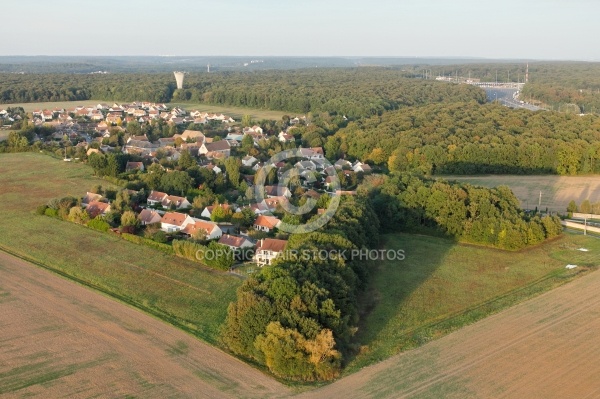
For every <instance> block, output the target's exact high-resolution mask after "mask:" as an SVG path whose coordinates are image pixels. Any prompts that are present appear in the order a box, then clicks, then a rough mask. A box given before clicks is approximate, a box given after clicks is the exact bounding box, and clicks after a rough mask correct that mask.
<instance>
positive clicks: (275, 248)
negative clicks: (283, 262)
mask: <svg viewBox="0 0 600 399" xmlns="http://www.w3.org/2000/svg"><path fill="white" fill-rule="evenodd" d="M286 245H287V240H278V239H275V238H265V239H264V240H260V241H258V242H257V243H256V250H257V251H271V252H281V251H283V250H284V249H285V246H286Z"/></svg>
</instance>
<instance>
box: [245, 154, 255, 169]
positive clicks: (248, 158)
mask: <svg viewBox="0 0 600 399" xmlns="http://www.w3.org/2000/svg"><path fill="white" fill-rule="evenodd" d="M256 162H258V159H256V158H254V157H253V156H252V155H246V156H245V157H244V158H242V165H244V166H247V167H252V165H254V164H255V163H256Z"/></svg>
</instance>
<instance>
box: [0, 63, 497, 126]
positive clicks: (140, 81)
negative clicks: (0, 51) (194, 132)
mask: <svg viewBox="0 0 600 399" xmlns="http://www.w3.org/2000/svg"><path fill="white" fill-rule="evenodd" d="M175 87H176V86H175V80H174V78H173V75H172V74H150V75H147V74H144V75H142V74H109V75H67V74H45V75H16V74H0V103H19V102H43V101H72V100H89V99H101V100H104V101H109V100H111V101H135V100H141V99H143V100H144V101H153V102H169V101H179V102H181V101H191V102H201V103H207V104H222V105H235V106H244V107H253V108H263V109H272V110H283V111H289V112H296V113H307V112H321V111H323V112H329V113H334V114H343V115H346V116H348V117H349V118H357V117H361V116H369V115H379V114H381V113H383V112H384V111H387V110H393V109H398V108H400V107H404V106H414V105H421V104H427V103H432V102H457V101H470V100H474V101H477V102H479V103H484V102H485V101H486V99H485V93H484V92H483V91H481V90H479V89H477V88H475V87H471V86H464V85H460V86H457V85H451V84H447V83H441V82H435V81H427V82H423V81H417V80H414V79H408V78H406V77H405V74H404V73H403V72H401V71H394V70H388V69H375V68H366V69H319V70H299V71H264V72H254V73H212V74H189V75H187V76H186V77H185V82H184V89H182V90H175Z"/></svg>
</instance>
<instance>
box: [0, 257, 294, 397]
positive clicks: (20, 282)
mask: <svg viewBox="0 0 600 399" xmlns="http://www.w3.org/2000/svg"><path fill="white" fill-rule="evenodd" d="M0 326H1V334H0V397H2V398H12V397H38V398H57V397H64V398H67V397H68V398H90V397H113V398H116V397H140V398H167V397H169V398H177V397H194V398H200V397H206V398H217V397H240V396H243V397H273V396H286V395H288V394H289V390H288V388H286V387H285V386H283V385H282V384H280V383H278V382H277V381H275V380H273V379H272V378H271V377H268V376H267V375H265V374H263V373H261V372H260V371H258V370H256V369H253V368H252V367H250V366H248V365H246V364H244V363H242V362H241V361H240V360H238V359H235V358H234V357H232V356H229V355H227V354H225V353H223V352H221V351H219V350H217V349H215V348H213V347H211V346H210V345H208V344H205V343H203V342H201V341H199V340H197V339H195V338H193V337H192V336H190V335H188V334H186V333H184V332H182V331H180V330H178V329H176V328H174V327H171V326H169V325H168V324H165V323H163V322H161V321H159V320H157V319H154V318H152V317H150V316H148V315H146V314H144V313H142V312H139V311H138V310H136V309H134V308H130V307H128V306H125V305H123V304H118V303H116V302H115V301H114V300H113V299H110V298H108V297H105V296H102V295H101V294H98V293H96V292H93V291H91V290H89V289H87V288H85V287H83V286H80V285H77V284H75V283H73V282H71V281H68V280H66V279H62V278H60V277H58V276H56V275H53V274H51V273H49V272H47V271H45V270H43V269H40V268H37V267H35V266H33V265H31V264H29V263H27V262H24V261H22V260H20V259H17V258H14V257H12V256H10V255H6V254H4V253H2V252H0Z"/></svg>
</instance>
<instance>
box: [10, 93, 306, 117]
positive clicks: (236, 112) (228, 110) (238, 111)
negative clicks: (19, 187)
mask: <svg viewBox="0 0 600 399" xmlns="http://www.w3.org/2000/svg"><path fill="white" fill-rule="evenodd" d="M141 100H142V99H140V101H141ZM114 102H115V101H104V100H82V101H57V102H41V103H19V104H0V109H2V107H23V109H24V110H25V112H31V111H33V110H35V109H54V108H65V109H68V108H73V107H75V106H77V105H96V104H98V103H107V104H109V103H110V104H112V103H114ZM116 102H118V103H120V102H122V101H116ZM168 105H169V106H170V107H175V106H179V107H181V108H184V109H187V110H198V111H203V112H212V113H223V114H226V115H229V116H231V117H232V118H233V119H235V120H236V121H238V122H239V121H240V120H241V119H242V116H244V115H246V114H248V115H250V116H251V117H252V118H253V119H254V120H256V121H259V120H262V119H273V120H281V117H282V116H283V115H286V114H287V115H290V116H294V113H291V114H290V113H289V112H283V111H270V110H265V109H255V108H244V107H234V106H227V105H211V104H195V103H169V104H168Z"/></svg>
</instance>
